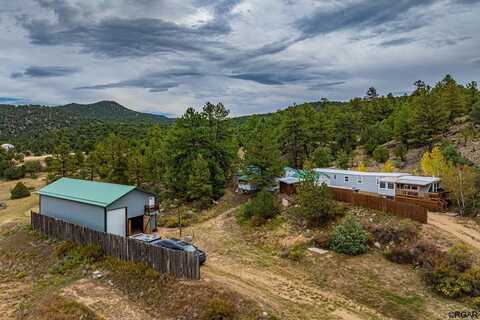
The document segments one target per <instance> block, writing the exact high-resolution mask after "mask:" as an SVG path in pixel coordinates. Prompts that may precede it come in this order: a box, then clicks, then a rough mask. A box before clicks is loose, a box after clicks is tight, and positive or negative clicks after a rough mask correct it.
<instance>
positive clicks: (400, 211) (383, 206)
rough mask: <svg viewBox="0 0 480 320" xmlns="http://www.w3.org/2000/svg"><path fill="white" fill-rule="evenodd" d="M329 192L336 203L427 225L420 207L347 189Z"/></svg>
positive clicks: (334, 189) (424, 212)
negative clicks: (386, 213) (387, 213)
mask: <svg viewBox="0 0 480 320" xmlns="http://www.w3.org/2000/svg"><path fill="white" fill-rule="evenodd" d="M330 190H331V191H332V193H333V195H334V198H335V200H337V201H342V202H348V203H351V204H353V205H355V206H359V207H365V208H369V209H374V210H379V211H384V212H389V213H392V214H394V215H397V216H399V217H402V218H409V219H412V220H416V221H418V222H421V223H427V218H428V211H427V209H426V208H424V207H422V206H419V205H416V204H412V203H407V202H401V201H397V200H390V199H386V198H381V197H377V196H374V195H369V194H364V193H358V192H354V191H351V190H347V189H339V188H330Z"/></svg>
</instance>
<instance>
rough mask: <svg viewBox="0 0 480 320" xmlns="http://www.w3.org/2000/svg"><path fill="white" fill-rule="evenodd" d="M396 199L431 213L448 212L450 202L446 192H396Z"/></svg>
mask: <svg viewBox="0 0 480 320" xmlns="http://www.w3.org/2000/svg"><path fill="white" fill-rule="evenodd" d="M395 199H396V200H398V201H401V202H408V203H414V204H416V205H419V206H422V207H425V208H426V209H428V210H430V211H440V212H441V211H446V210H447V208H448V202H447V200H446V193H445V192H420V191H413V190H398V189H397V190H395Z"/></svg>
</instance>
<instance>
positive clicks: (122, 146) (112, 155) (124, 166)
mask: <svg viewBox="0 0 480 320" xmlns="http://www.w3.org/2000/svg"><path fill="white" fill-rule="evenodd" d="M95 154H96V160H97V161H98V162H97V168H98V173H99V175H100V177H101V178H102V179H106V180H107V181H109V182H113V183H122V184H127V183H128V182H129V176H128V154H129V146H128V142H127V141H126V140H125V139H122V138H120V137H119V136H117V135H114V134H111V135H109V136H108V137H107V138H106V139H105V140H104V141H102V142H100V143H98V144H97V146H96V147H95Z"/></svg>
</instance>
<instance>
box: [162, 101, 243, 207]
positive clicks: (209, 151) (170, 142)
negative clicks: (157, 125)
mask: <svg viewBox="0 0 480 320" xmlns="http://www.w3.org/2000/svg"><path fill="white" fill-rule="evenodd" d="M228 114H229V111H228V110H227V109H225V107H224V106H223V105H222V104H221V103H219V104H217V105H213V104H210V103H207V104H206V105H205V106H204V108H203V110H202V112H197V111H195V109H193V108H188V109H187V111H186V112H185V114H184V115H183V116H182V117H181V118H179V119H177V121H175V124H174V125H173V126H172V127H171V128H170V129H169V131H168V134H167V136H166V138H165V172H166V173H165V183H166V185H167V187H168V189H169V190H170V191H171V192H172V193H173V194H174V195H175V196H177V197H181V198H183V197H186V196H187V191H188V190H187V189H188V188H187V181H188V178H189V175H190V173H191V171H192V165H193V162H194V161H195V159H196V158H197V156H198V155H199V154H201V155H202V157H203V159H204V160H205V161H206V162H207V163H208V169H209V172H210V178H209V179H210V185H211V186H212V188H213V189H212V194H213V198H219V197H220V196H222V195H223V193H224V188H225V184H226V180H227V177H228V174H229V171H230V167H231V165H232V162H233V159H234V155H235V149H234V145H233V138H232V130H231V124H230V122H229V121H228V118H227V117H228Z"/></svg>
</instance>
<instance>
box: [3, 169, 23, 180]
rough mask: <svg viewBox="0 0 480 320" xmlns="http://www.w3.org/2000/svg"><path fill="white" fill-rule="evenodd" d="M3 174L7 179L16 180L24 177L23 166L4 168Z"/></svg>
mask: <svg viewBox="0 0 480 320" xmlns="http://www.w3.org/2000/svg"><path fill="white" fill-rule="evenodd" d="M3 176H4V177H5V179H7V180H18V179H22V178H24V177H25V167H24V166H18V167H17V166H13V167H10V168H7V169H5V171H3Z"/></svg>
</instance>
